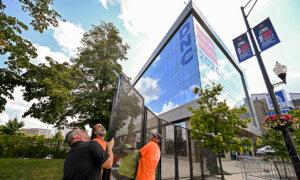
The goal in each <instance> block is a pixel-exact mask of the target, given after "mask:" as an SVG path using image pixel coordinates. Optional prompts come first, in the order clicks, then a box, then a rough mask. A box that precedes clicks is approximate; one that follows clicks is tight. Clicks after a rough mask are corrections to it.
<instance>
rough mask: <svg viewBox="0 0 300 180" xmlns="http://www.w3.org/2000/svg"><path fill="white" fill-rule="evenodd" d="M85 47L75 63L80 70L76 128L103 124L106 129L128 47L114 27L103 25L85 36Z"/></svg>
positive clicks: (102, 23) (83, 40) (77, 77)
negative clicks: (121, 62)
mask: <svg viewBox="0 0 300 180" xmlns="http://www.w3.org/2000/svg"><path fill="white" fill-rule="evenodd" d="M82 44H83V47H81V48H79V53H78V57H77V58H73V59H72V62H73V63H74V64H75V65H76V66H77V67H78V68H79V70H80V73H78V74H77V76H76V77H75V78H76V80H77V82H79V84H78V86H77V87H76V90H74V97H75V100H74V104H73V108H72V111H73V112H72V113H73V114H76V115H77V117H78V119H79V120H78V122H77V124H90V125H92V124H95V123H97V122H99V121H100V122H101V123H102V124H104V125H105V126H106V127H107V125H108V122H109V116H110V111H111V105H112V98H113V94H114V90H115V84H116V80H117V78H118V76H119V75H120V74H121V73H122V67H121V65H120V64H119V61H122V60H126V59H127V58H126V54H127V50H128V48H129V46H128V45H127V44H124V43H123V41H122V38H121V37H120V35H119V31H118V30H117V28H116V27H115V26H114V25H113V24H112V23H104V22H101V24H100V25H98V26H93V27H92V29H91V30H90V31H89V32H87V33H85V34H84V37H83V39H82Z"/></svg>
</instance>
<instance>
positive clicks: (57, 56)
mask: <svg viewBox="0 0 300 180" xmlns="http://www.w3.org/2000/svg"><path fill="white" fill-rule="evenodd" d="M34 46H35V47H36V49H37V54H38V56H37V57H36V58H35V59H32V60H31V62H32V63H33V64H39V63H46V64H48V62H47V61H46V60H45V57H46V56H49V57H51V58H53V60H55V61H57V62H59V63H63V62H69V58H67V57H66V56H65V54H64V53H62V52H56V51H52V50H51V49H50V48H49V47H46V46H41V45H39V44H34Z"/></svg>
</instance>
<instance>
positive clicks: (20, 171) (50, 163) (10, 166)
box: [0, 158, 64, 180]
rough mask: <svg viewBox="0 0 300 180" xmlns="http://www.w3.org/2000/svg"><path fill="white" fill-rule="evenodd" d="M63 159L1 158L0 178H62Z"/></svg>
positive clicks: (18, 179)
mask: <svg viewBox="0 0 300 180" xmlns="http://www.w3.org/2000/svg"><path fill="white" fill-rule="evenodd" d="M63 162H64V160H63V159H50V160H48V159H17V158H0V179H1V180H2V179H3V180H5V179H16V180H27V179H28V180H29V179H30V180H35V179H51V180H52V179H62V174H63Z"/></svg>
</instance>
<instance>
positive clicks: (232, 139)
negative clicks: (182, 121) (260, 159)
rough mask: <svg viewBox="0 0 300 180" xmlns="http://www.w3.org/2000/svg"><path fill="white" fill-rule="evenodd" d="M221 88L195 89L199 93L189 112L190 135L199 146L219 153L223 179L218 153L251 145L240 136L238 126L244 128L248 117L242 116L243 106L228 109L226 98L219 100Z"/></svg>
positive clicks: (239, 149) (244, 111)
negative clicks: (199, 143) (195, 103)
mask: <svg viewBox="0 0 300 180" xmlns="http://www.w3.org/2000/svg"><path fill="white" fill-rule="evenodd" d="M222 90H223V87H222V86H221V85H214V84H213V85H212V86H211V87H209V86H207V87H206V88H205V89H199V88H195V89H194V93H195V94H198V95H199V99H198V101H197V103H198V105H199V106H198V107H197V108H194V109H193V108H189V109H190V110H191V112H192V116H191V120H190V124H191V137H192V138H193V139H195V140H198V141H200V142H201V144H202V146H203V147H205V148H208V149H210V150H212V151H213V152H215V153H217V154H218V156H219V164H220V171H221V175H222V178H223V179H224V176H223V168H222V163H221V158H220V154H221V153H222V152H228V151H230V150H235V151H242V150H243V149H245V148H246V147H247V146H248V147H249V146H250V141H249V139H248V138H239V136H238V133H239V132H240V130H241V128H246V127H247V124H248V123H249V120H248V119H243V118H241V117H242V115H244V114H245V113H246V112H247V109H246V108H245V107H234V108H230V107H229V106H228V105H227V104H226V100H224V101H220V100H218V96H219V95H220V94H221V91H222Z"/></svg>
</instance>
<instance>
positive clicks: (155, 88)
mask: <svg viewBox="0 0 300 180" xmlns="http://www.w3.org/2000/svg"><path fill="white" fill-rule="evenodd" d="M135 87H136V89H137V90H138V91H139V92H140V93H141V94H142V95H143V97H144V98H145V103H146V104H147V103H150V102H151V101H153V100H155V99H158V98H159V95H160V88H159V85H158V80H155V79H151V78H150V77H145V78H144V77H142V78H141V79H140V80H139V82H138V83H137V84H136V86H135Z"/></svg>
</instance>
